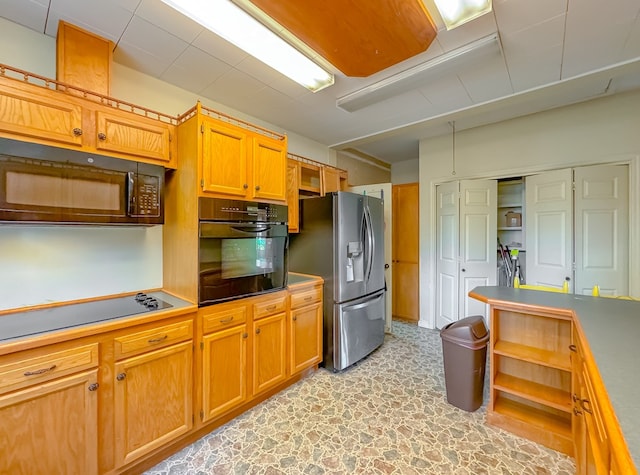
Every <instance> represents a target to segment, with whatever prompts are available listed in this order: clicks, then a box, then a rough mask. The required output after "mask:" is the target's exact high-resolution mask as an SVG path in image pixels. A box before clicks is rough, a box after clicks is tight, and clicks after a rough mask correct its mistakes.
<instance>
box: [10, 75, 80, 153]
mask: <svg viewBox="0 0 640 475" xmlns="http://www.w3.org/2000/svg"><path fill="white" fill-rule="evenodd" d="M54 94H55V93H52V91H48V90H42V89H41V88H38V87H36V86H32V85H30V84H21V83H16V82H14V81H12V80H9V79H4V78H0V133H2V135H4V136H6V137H10V138H15V139H22V140H30V141H35V142H38V143H47V142H52V143H53V144H57V145H70V146H72V147H74V148H76V147H77V148H79V147H80V146H81V145H82V141H83V137H82V133H83V129H82V107H81V106H80V105H79V104H77V103H75V102H70V101H68V100H66V99H65V98H64V97H59V98H56V97H53V95H54Z"/></svg>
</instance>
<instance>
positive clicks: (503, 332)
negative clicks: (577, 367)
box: [487, 307, 574, 455]
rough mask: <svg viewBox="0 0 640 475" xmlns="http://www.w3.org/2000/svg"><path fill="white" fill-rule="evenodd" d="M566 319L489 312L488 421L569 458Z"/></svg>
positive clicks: (568, 326)
mask: <svg viewBox="0 0 640 475" xmlns="http://www.w3.org/2000/svg"><path fill="white" fill-rule="evenodd" d="M571 328H572V320H571V317H562V316H554V315H551V314H545V313H544V312H540V313H537V314H536V313H524V312H519V311H514V310H510V309H502V308H499V307H492V311H491V332H490V334H491V348H490V357H491V363H490V371H491V373H490V385H491V387H490V390H491V391H490V394H491V397H490V401H489V406H488V408H487V422H488V423H490V424H492V425H495V426H498V427H501V428H503V429H506V430H508V431H510V432H513V433H515V434H517V435H520V436H522V437H526V438H528V439H530V440H533V441H535V442H538V443H540V444H542V445H545V446H547V447H550V448H552V449H554V450H557V451H559V452H563V453H566V454H568V455H573V449H574V445H573V434H572V429H571V414H572V411H573V406H572V403H571V374H572V371H571V359H570V356H569V354H570V351H569V345H570V344H571Z"/></svg>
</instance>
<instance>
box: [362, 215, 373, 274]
mask: <svg viewBox="0 0 640 475" xmlns="http://www.w3.org/2000/svg"><path fill="white" fill-rule="evenodd" d="M364 219H365V223H366V227H367V270H366V272H365V275H366V276H367V278H366V280H367V281H369V279H371V271H372V270H373V256H374V254H375V250H376V244H375V239H374V238H373V224H372V223H371V212H370V211H369V207H368V206H366V205H365V207H364Z"/></svg>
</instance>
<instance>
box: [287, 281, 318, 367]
mask: <svg viewBox="0 0 640 475" xmlns="http://www.w3.org/2000/svg"><path fill="white" fill-rule="evenodd" d="M290 308H291V311H290V316H289V326H290V330H289V334H290V335H291V344H290V361H289V367H290V371H291V374H297V373H299V372H301V371H303V370H305V369H307V368H309V367H311V366H313V365H317V364H319V363H320V362H321V361H322V286H321V285H317V286H314V287H312V288H303V289H301V290H298V291H296V292H294V293H292V294H291V296H290Z"/></svg>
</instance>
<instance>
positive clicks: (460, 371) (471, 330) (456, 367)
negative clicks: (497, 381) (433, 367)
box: [440, 315, 489, 412]
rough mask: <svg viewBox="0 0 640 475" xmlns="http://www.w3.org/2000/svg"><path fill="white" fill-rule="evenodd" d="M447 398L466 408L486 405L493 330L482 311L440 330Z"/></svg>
mask: <svg viewBox="0 0 640 475" xmlns="http://www.w3.org/2000/svg"><path fill="white" fill-rule="evenodd" d="M440 338H442V356H443V358H444V379H445V384H446V387H447V401H448V402H449V404H453V405H454V406H456V407H459V408H460V409H464V410H465V411H469V412H473V411H475V410H476V409H478V408H479V407H480V406H482V393H483V389H484V372H485V366H486V361H487V344H488V342H489V331H488V330H487V326H486V325H485V323H484V318H483V317H482V316H481V315H474V316H472V317H467V318H463V319H462V320H458V321H457V322H453V323H450V324H449V325H447V326H446V327H444V328H443V329H442V330H441V331H440Z"/></svg>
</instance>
